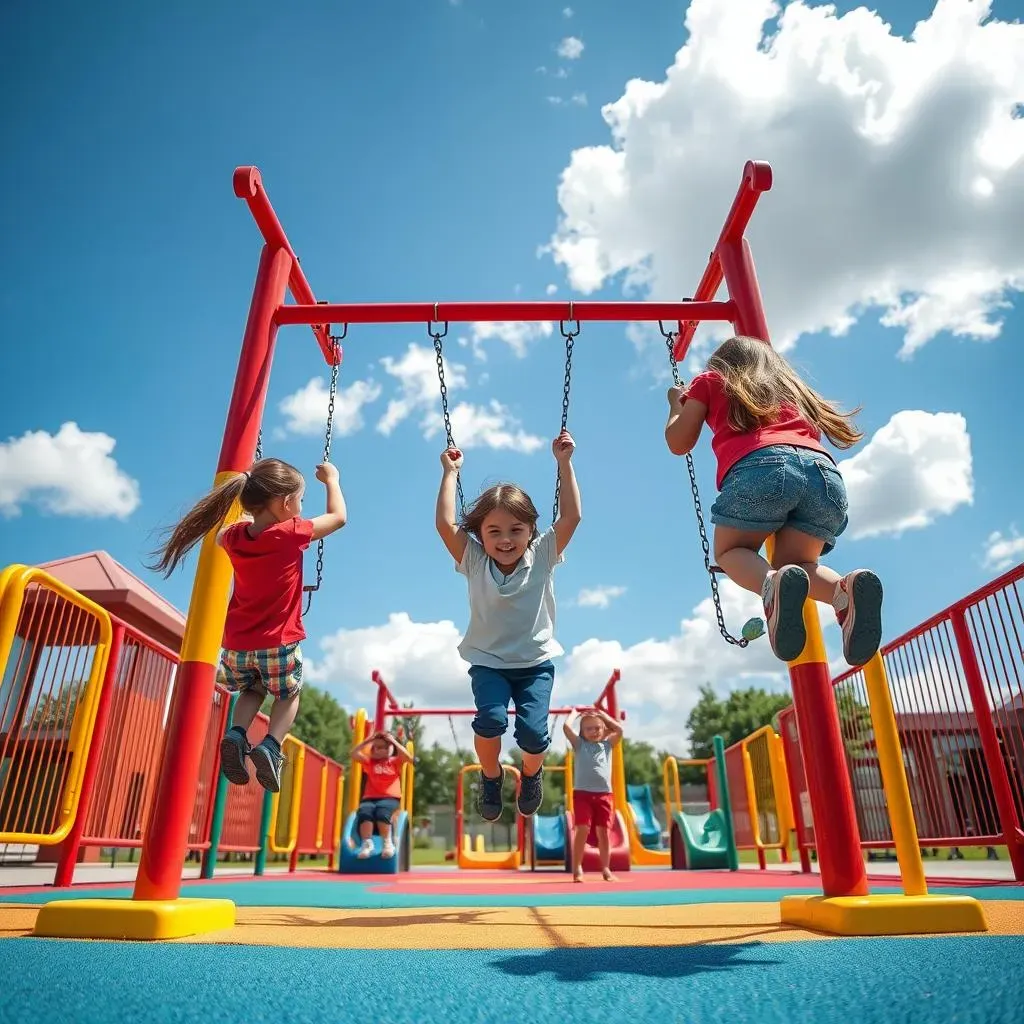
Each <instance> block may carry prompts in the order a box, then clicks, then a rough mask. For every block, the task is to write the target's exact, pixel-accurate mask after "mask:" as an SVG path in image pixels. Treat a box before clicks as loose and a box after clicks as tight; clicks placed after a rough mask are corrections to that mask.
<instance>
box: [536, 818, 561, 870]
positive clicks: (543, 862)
mask: <svg viewBox="0 0 1024 1024" xmlns="http://www.w3.org/2000/svg"><path fill="white" fill-rule="evenodd" d="M526 827H527V837H526V842H527V856H526V860H527V861H528V863H529V865H530V870H531V871H536V870H537V868H538V867H556V866H557V867H559V868H562V869H563V870H564V869H565V866H566V864H567V863H568V862H569V860H568V858H569V847H568V845H567V843H566V840H565V816H564V815H561V814H553V815H544V814H535V815H534V816H533V817H532V818H530V819H529V820H528V821H527V824H526Z"/></svg>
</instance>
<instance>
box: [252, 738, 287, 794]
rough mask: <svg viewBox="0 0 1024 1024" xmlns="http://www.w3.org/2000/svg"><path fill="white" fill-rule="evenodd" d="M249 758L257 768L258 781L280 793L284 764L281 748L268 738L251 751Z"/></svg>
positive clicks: (272, 790)
mask: <svg viewBox="0 0 1024 1024" xmlns="http://www.w3.org/2000/svg"><path fill="white" fill-rule="evenodd" d="M249 758H250V760H251V761H252V764H253V767H254V768H255V769H256V781H257V782H258V783H259V784H260V785H261V786H262V787H263V788H264V789H267V790H269V791H270V792H271V793H280V792H281V768H282V767H283V766H284V754H282V753H281V748H280V747H278V746H277V745H276V744H274V745H271V742H270V741H269V738H268V739H266V740H264V741H263V742H262V743H260V744H259V745H257V746H255V747H253V748H252V750H250V751H249Z"/></svg>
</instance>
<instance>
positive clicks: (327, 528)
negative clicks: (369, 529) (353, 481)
mask: <svg viewBox="0 0 1024 1024" xmlns="http://www.w3.org/2000/svg"><path fill="white" fill-rule="evenodd" d="M316 478H317V480H319V481H320V482H321V483H322V484H323V485H324V489H325V490H326V491H327V511H326V512H325V513H324V514H323V515H322V516H316V517H314V518H313V519H312V520H311V522H312V523H313V540H320V538H321V537H327V536H329V535H330V534H332V533H335V532H336V531H337V530H340V529H341V528H342V527H343V526H344V525H345V523H346V522H347V521H348V509H347V508H346V506H345V495H344V494H342V493H341V483H340V481H339V478H338V467H337V466H332V465H331V463H329V462H322V463H320V465H319V466H317V467H316Z"/></svg>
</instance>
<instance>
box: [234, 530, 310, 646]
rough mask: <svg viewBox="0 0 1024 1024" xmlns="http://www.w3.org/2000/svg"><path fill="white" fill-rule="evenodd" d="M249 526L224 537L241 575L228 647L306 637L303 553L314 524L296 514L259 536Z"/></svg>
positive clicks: (281, 642)
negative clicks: (303, 611) (303, 608)
mask: <svg viewBox="0 0 1024 1024" xmlns="http://www.w3.org/2000/svg"><path fill="white" fill-rule="evenodd" d="M249 525H250V524H249V523H247V522H241V523H235V525H234V526H231V527H229V528H228V529H227V530H225V531H224V533H223V534H222V535H221V541H220V543H221V547H223V548H224V550H225V551H226V552H227V555H228V558H230V559H231V568H232V569H233V570H234V574H235V585H234V589H233V590H232V592H231V603H230V604H229V605H228V617H227V622H226V623H225V625H224V646H225V647H226V648H227V649H228V650H230V651H262V650H267V649H268V648H274V647H284V646H285V645H286V644H294V643H296V642H297V641H299V640H304V639H305V638H306V631H305V630H304V629H303V628H302V552H303V551H305V550H306V548H308V547H309V542H310V541H311V540H312V539H313V524H312V523H311V522H310V521H309V520H308V519H300V518H299V517H298V516H296V517H295V518H294V519H288V520H286V521H285V522H283V523H275V524H274V525H273V526H268V527H267V528H266V529H265V530H263V531H262V532H261V533H259V534H258V535H257V536H255V537H252V536H250V534H249Z"/></svg>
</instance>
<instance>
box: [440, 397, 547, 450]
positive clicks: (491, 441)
mask: <svg viewBox="0 0 1024 1024" xmlns="http://www.w3.org/2000/svg"><path fill="white" fill-rule="evenodd" d="M451 422H452V437H454V438H455V443H456V444H458V446H459V447H460V448H462V449H466V450H468V449H470V448H503V449H508V450H510V451H517V452H525V453H526V454H530V453H531V452H535V451H537V449H538V448H541V447H542V446H543V445H544V444H545V441H544V438H542V437H537V435H536V434H530V433H527V432H526V431H525V430H523V428H522V426H521V425H520V423H519V421H518V420H517V419H516V418H515V417H514V416H513V415H512V414H511V413H510V412H509V410H508V409H507V408H505V406H503V405H502V404H501V403H500V402H499V401H497V400H496V399H491V401H490V402H488V403H487V404H486V405H471V404H470V403H468V402H459V403H458V404H457V405H455V406H454V407H452V409H451ZM443 432H444V419H443V417H442V416H441V413H440V412H437V411H434V412H431V413H428V414H427V416H425V417H424V419H423V435H424V437H426V438H428V439H429V438H432V437H434V436H435V435H437V434H443Z"/></svg>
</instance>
